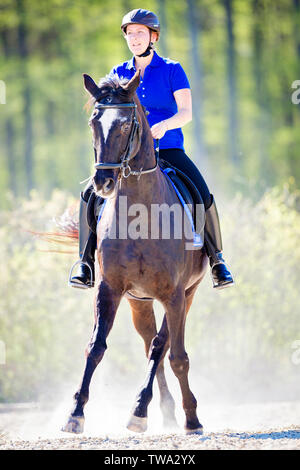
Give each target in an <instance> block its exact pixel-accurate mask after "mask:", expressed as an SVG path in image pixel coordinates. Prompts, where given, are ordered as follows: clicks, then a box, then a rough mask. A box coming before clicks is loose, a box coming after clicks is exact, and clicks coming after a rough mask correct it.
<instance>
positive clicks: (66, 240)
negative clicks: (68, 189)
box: [30, 206, 79, 253]
mask: <svg viewBox="0 0 300 470" xmlns="http://www.w3.org/2000/svg"><path fill="white" fill-rule="evenodd" d="M53 220H54V223H55V225H56V227H57V229H58V230H57V231H53V232H36V231H31V232H30V233H31V234H33V235H35V236H36V237H37V238H39V239H41V240H43V241H45V242H47V243H51V244H56V245H63V246H69V247H70V248H73V250H71V251H66V250H62V249H58V248H57V249H51V250H49V249H47V250H42V251H47V252H55V253H73V252H74V249H75V248H76V249H77V248H78V239H79V222H78V211H77V207H75V206H71V207H69V208H67V209H66V210H65V212H64V213H63V214H62V215H61V216H60V217H56V218H54V219H53Z"/></svg>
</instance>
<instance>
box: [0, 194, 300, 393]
mask: <svg viewBox="0 0 300 470" xmlns="http://www.w3.org/2000/svg"><path fill="white" fill-rule="evenodd" d="M9 201H10V203H11V208H10V210H8V211H2V212H1V214H0V217H1V222H2V223H1V229H0V243H1V246H2V259H1V279H2V282H1V284H0V340H1V341H3V342H4V343H5V345H6V356H7V357H6V364H5V365H0V401H27V400H29V401H31V400H37V399H39V398H41V397H47V398H48V397H50V398H53V397H57V394H58V392H59V391H60V390H62V389H63V388H64V387H66V385H68V386H69V384H72V386H73V387H74V391H75V387H76V385H77V384H78V382H79V380H80V378H81V375H82V372H83V367H84V349H85V347H86V345H87V343H88V340H89V339H90V335H91V333H92V326H93V295H94V292H92V291H88V292H86V291H81V290H76V289H71V288H69V287H68V285H67V279H68V274H69V269H70V266H71V264H72V263H73V262H74V261H75V260H76V259H77V253H76V248H75V247H74V249H73V251H74V253H73V254H71V255H66V254H61V253H60V254H58V253H51V252H49V250H51V249H53V247H52V245H49V244H47V243H45V242H42V241H40V240H39V239H36V238H35V237H34V236H33V235H32V234H30V233H28V231H27V230H35V231H51V230H53V229H55V226H54V224H53V222H52V219H53V217H57V216H59V215H61V214H62V213H63V212H64V210H65V209H66V208H67V207H69V206H70V205H72V204H73V203H74V201H73V199H72V197H70V196H69V195H68V194H66V193H64V192H61V191H58V190H56V191H54V192H53V194H52V197H51V198H50V199H49V200H48V201H46V200H44V199H42V198H40V197H39V195H38V194H37V193H36V192H33V193H31V197H30V199H28V200H27V201H21V200H18V201H15V200H14V201H13V200H12V199H10V198H8V202H7V204H9ZM299 204H300V195H299V193H298V192H297V191H292V192H291V191H290V190H289V189H288V187H285V188H283V189H279V188H274V189H273V190H271V191H268V192H266V193H265V194H264V195H263V197H262V198H261V199H260V200H259V201H258V202H257V203H253V202H251V201H250V200H247V199H245V198H244V197H243V196H242V195H237V196H236V197H235V198H234V200H232V201H230V202H225V201H223V203H222V204H221V207H220V214H221V223H222V228H223V233H224V246H225V251H224V254H225V258H226V260H227V261H228V263H229V265H230V267H231V269H232V271H233V273H234V276H235V281H236V285H235V287H232V288H230V289H225V290H223V291H217V292H216V291H215V290H213V289H212V283H211V279H210V277H209V275H207V276H206V278H205V280H204V281H203V283H202V284H201V285H200V287H199V289H198V291H197V294H196V296H195V299H194V303H193V305H192V308H191V310H190V312H189V315H188V319H187V325H186V349H187V351H188V353H189V355H190V359H191V368H190V374H191V378H192V380H193V381H197V383H198V384H199V385H198V387H199V390H202V392H201V393H202V395H203V394H204V396H205V395H206V394H207V395H208V397H206V398H207V399H212V397H218V399H219V400H220V399H224V398H228V399H229V398H230V397H232V395H234V396H235V400H236V399H247V398H248V399H254V398H256V399H257V398H261V394H262V391H267V393H268V396H269V397H272V398H274V399H275V398H277V399H278V398H280V399H288V398H291V399H292V398H295V397H296V395H297V393H299V384H298V382H299V381H298V375H299V365H296V364H293V363H292V360H291V357H292V353H293V349H292V344H293V342H294V341H295V340H297V339H299V338H300V331H299V318H298V305H299V294H298V292H299V289H298V280H299V275H300V248H299V245H298V240H299V236H300V214H299ZM219 206H220V205H219ZM42 250H44V251H42ZM45 250H46V251H45ZM47 250H48V251H47ZM71 251H72V250H71ZM161 313H162V309H161V308H160V309H158V315H157V323H158V325H159V324H160V321H161ZM130 315H131V314H130V309H129V305H128V303H127V302H126V301H124V302H122V304H121V306H120V308H119V310H118V313H117V317H116V320H115V324H114V327H113V329H112V332H111V334H110V336H109V338H108V350H107V352H106V355H105V357H104V360H103V364H101V365H100V366H99V369H101V370H107V368H108V371H109V372H108V375H107V378H106V380H109V382H110V384H111V385H112V384H115V386H116V388H117V387H120V389H121V388H122V384H123V383H125V381H126V382H128V381H130V383H131V384H132V388H133V390H137V387H138V386H139V385H140V383H141V381H142V380H143V378H144V375H145V373H146V363H147V361H146V357H145V354H144V345H143V341H142V340H141V338H140V337H139V336H138V334H137V333H136V331H135V329H134V327H133V325H132V322H131V316H130ZM166 363H167V368H168V360H166ZM103 367H104V369H102V368H103ZM99 373H100V372H99ZM101 377H103V376H101ZM102 380H103V379H102ZM297 384H298V385H297ZM133 393H134V392H133Z"/></svg>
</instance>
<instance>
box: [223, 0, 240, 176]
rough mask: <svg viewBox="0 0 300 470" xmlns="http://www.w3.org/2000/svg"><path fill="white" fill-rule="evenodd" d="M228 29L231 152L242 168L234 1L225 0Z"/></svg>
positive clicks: (235, 161)
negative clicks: (239, 144)
mask: <svg viewBox="0 0 300 470" xmlns="http://www.w3.org/2000/svg"><path fill="white" fill-rule="evenodd" d="M223 4H224V8H225V15H226V29H227V41H228V43H227V83H228V108H229V110H228V119H229V152H230V155H231V159H232V162H233V164H234V165H235V166H237V167H239V166H240V159H239V155H238V142H237V140H238V126H237V108H236V94H237V93H236V55H235V37H234V25H233V8H232V0H223Z"/></svg>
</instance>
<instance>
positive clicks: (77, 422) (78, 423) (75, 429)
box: [61, 416, 84, 434]
mask: <svg viewBox="0 0 300 470" xmlns="http://www.w3.org/2000/svg"><path fill="white" fill-rule="evenodd" d="M83 428H84V417H83V416H70V418H69V419H68V421H67V423H66V424H65V425H64V426H63V427H62V428H61V431H63V432H72V433H73V434H80V433H82V432H83Z"/></svg>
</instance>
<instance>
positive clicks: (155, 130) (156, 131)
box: [151, 121, 168, 139]
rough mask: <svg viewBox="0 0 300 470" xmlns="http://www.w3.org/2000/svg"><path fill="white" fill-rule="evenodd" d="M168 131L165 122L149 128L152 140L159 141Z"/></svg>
mask: <svg viewBox="0 0 300 470" xmlns="http://www.w3.org/2000/svg"><path fill="white" fill-rule="evenodd" d="M167 130H168V124H167V123H166V121H161V122H158V123H157V124H154V126H152V127H151V132H152V137H153V139H161V138H162V137H163V136H164V135H165V133H166V132H167Z"/></svg>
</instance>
